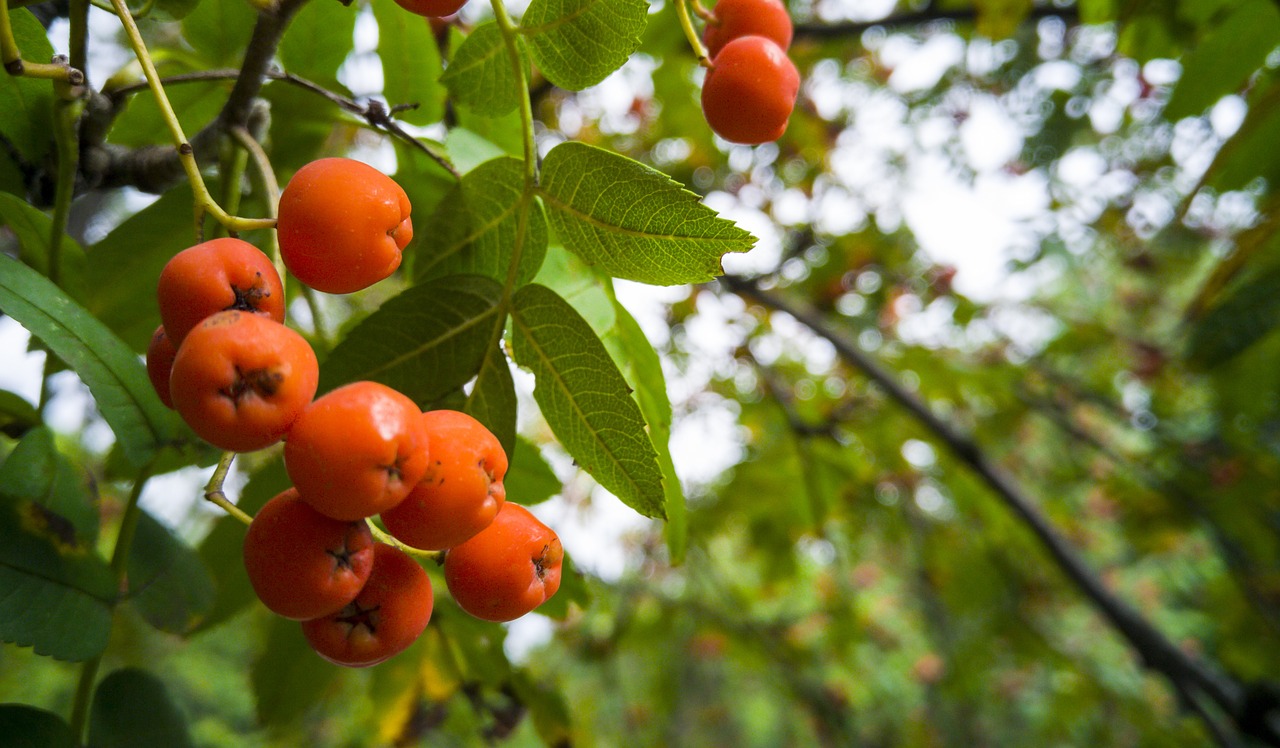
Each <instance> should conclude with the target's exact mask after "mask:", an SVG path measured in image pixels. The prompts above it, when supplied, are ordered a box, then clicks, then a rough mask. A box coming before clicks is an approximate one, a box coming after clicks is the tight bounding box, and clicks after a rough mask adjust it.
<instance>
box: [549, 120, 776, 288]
mask: <svg viewBox="0 0 1280 748" xmlns="http://www.w3.org/2000/svg"><path fill="white" fill-rule="evenodd" d="M542 196H543V199H544V200H546V203H547V208H548V211H549V213H550V216H549V217H550V219H551V226H552V228H553V229H554V230H555V232H556V234H557V236H559V237H560V240H561V241H563V242H564V245H565V246H566V247H568V248H569V250H570V251H572V252H573V253H575V254H577V255H578V256H579V257H581V258H582V259H583V260H585V261H586V263H587V264H588V265H592V266H593V267H595V268H596V269H597V270H599V271H601V272H603V273H606V274H608V275H611V276H613V277H615V278H627V279H630V280H635V281H640V282H641V283H649V284H651V285H663V286H668V285H676V284H682V283H701V282H704V281H708V280H711V279H712V278H714V277H716V276H717V275H719V274H720V273H721V272H723V271H722V270H721V267H720V258H721V257H722V256H723V255H724V254H725V253H727V252H745V251H747V250H748V249H751V247H752V245H753V244H754V243H755V239H754V238H753V237H752V236H751V234H749V233H747V232H746V231H743V230H742V229H740V228H738V227H737V226H735V225H734V224H733V223H732V222H730V221H726V220H724V219H723V218H720V217H719V216H718V215H716V213H715V211H713V210H711V209H710V208H708V207H706V206H705V205H703V204H702V203H701V202H700V201H699V199H698V196H697V195H695V194H693V193H692V192H689V191H687V190H685V189H684V188H683V187H681V186H680V185H679V184H678V183H677V182H675V181H673V180H672V179H671V178H670V177H668V176H667V175H665V174H663V173H662V172H660V171H657V170H655V169H652V168H650V167H648V166H645V165H644V164H641V163H639V162H638V161H632V160H631V159H629V158H626V157H625V156H621V155H618V154H616V153H613V152H610V151H607V150H604V149H602V148H596V147H594V146H589V145H584V144H582V143H575V142H568V143H562V144H560V145H558V146H556V147H555V148H553V149H552V150H551V152H550V153H549V154H547V158H546V161H545V162H544V163H543V171H542Z"/></svg>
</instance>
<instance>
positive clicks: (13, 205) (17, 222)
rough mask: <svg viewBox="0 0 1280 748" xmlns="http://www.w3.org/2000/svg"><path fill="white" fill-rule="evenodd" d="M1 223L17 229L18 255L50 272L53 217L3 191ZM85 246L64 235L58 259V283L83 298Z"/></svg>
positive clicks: (24, 260)
mask: <svg viewBox="0 0 1280 748" xmlns="http://www.w3.org/2000/svg"><path fill="white" fill-rule="evenodd" d="M0 225H3V226H5V227H6V228H8V229H9V230H10V231H12V232H13V233H14V236H15V237H17V239H18V244H19V247H20V249H19V252H18V259H20V260H22V262H23V263H25V264H26V265H28V266H29V267H31V268H32V269H34V270H36V271H38V272H40V273H41V274H42V275H46V276H47V275H49V274H50V267H49V259H50V247H49V243H50V236H51V234H52V231H53V220H52V219H51V218H50V217H49V216H48V215H46V214H45V213H44V212H42V211H39V210H36V209H35V208H33V207H32V206H31V205H29V204H28V203H27V202H25V201H24V200H21V199H19V198H18V197H16V196H14V195H9V194H7V193H3V192H0ZM85 264H86V262H85V256H84V248H83V247H81V246H80V243H79V242H77V241H76V240H75V239H72V238H71V237H67V236H64V237H63V238H62V248H61V255H60V259H59V267H58V270H59V275H60V283H59V285H60V286H61V287H62V288H63V290H65V291H66V292H67V293H68V294H70V296H71V298H73V299H76V300H77V301H83V299H84V297H85V288H84V277H85Z"/></svg>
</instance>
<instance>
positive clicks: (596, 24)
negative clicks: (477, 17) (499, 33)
mask: <svg viewBox="0 0 1280 748" xmlns="http://www.w3.org/2000/svg"><path fill="white" fill-rule="evenodd" d="M648 12H649V4H648V3H647V2H646V1H645V0H533V2H531V3H529V7H528V9H527V10H525V13H524V17H523V18H522V19H521V21H520V30H521V33H523V34H525V35H526V36H528V38H529V46H530V47H531V48H532V51H533V60H534V62H536V63H537V64H538V68H539V69H540V70H541V71H542V73H543V75H546V76H547V79H548V80H550V81H551V82H552V83H554V84H556V85H557V86H560V87H561V88H566V89H569V90H571V91H580V90H582V89H584V88H586V87H588V86H594V85H595V84H597V83H599V82H600V81H602V80H604V79H605V77H607V76H608V75H609V73H612V72H613V71H614V70H617V69H618V68H619V67H621V66H622V63H624V62H626V60H627V57H629V56H630V55H631V53H632V52H634V51H635V50H636V48H637V47H638V46H640V36H641V34H643V33H644V26H645V21H646V17H647V15H648Z"/></svg>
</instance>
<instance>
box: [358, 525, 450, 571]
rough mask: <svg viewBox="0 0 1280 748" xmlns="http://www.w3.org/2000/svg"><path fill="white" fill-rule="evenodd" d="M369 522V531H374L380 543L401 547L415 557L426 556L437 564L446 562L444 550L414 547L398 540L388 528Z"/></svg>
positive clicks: (375, 537) (374, 535)
mask: <svg viewBox="0 0 1280 748" xmlns="http://www.w3.org/2000/svg"><path fill="white" fill-rule="evenodd" d="M368 524H369V531H370V532H372V533H373V537H374V539H375V540H377V541H378V542H379V543H386V544H387V545H390V546H394V547H396V548H399V549H400V550H402V551H404V552H405V553H407V554H409V555H410V556H413V557H414V558H425V559H428V560H430V561H435V562H436V563H437V564H443V563H444V554H445V552H444V551H424V550H422V549H421V548H414V547H413V546H408V545H405V544H404V543H401V542H400V541H399V540H397V539H396V538H395V536H393V535H391V534H389V533H388V532H387V531H386V530H383V529H382V528H381V527H378V526H377V525H375V524H374V523H372V522H369V523H368Z"/></svg>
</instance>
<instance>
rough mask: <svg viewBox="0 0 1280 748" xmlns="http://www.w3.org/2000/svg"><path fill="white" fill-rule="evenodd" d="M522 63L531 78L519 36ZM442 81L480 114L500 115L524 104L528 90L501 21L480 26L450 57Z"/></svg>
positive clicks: (465, 104)
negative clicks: (522, 85) (524, 88)
mask: <svg viewBox="0 0 1280 748" xmlns="http://www.w3.org/2000/svg"><path fill="white" fill-rule="evenodd" d="M517 42H518V43H517V45H516V48H517V49H518V50H519V52H520V64H521V65H523V66H524V69H525V79H526V80H528V77H529V74H528V71H529V58H528V51H527V50H526V48H525V43H524V40H523V39H517ZM440 82H441V83H443V84H444V85H445V86H446V87H447V88H448V89H449V93H450V94H451V95H452V96H453V98H454V99H455V100H456V101H457V102H458V103H460V104H462V105H463V106H466V107H469V108H470V109H471V110H472V111H474V112H475V113H476V114H482V115H485V116H487V117H500V116H502V115H504V114H507V113H508V112H514V111H515V110H516V108H517V107H519V106H520V98H521V97H522V96H525V95H526V94H525V92H524V91H522V90H521V89H520V79H519V78H517V77H516V73H515V70H514V69H512V67H511V58H510V57H508V55H507V45H506V42H505V41H503V38H502V30H501V29H499V28H498V24H496V23H494V22H493V21H490V22H488V23H484V24H481V25H479V26H477V27H476V29H475V31H472V32H471V34H470V35H469V36H467V38H466V40H465V41H463V42H462V45H461V46H459V47H458V51H457V52H455V53H454V55H453V59H452V60H450V61H449V69H448V70H445V71H444V75H443V76H441V77H440Z"/></svg>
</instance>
